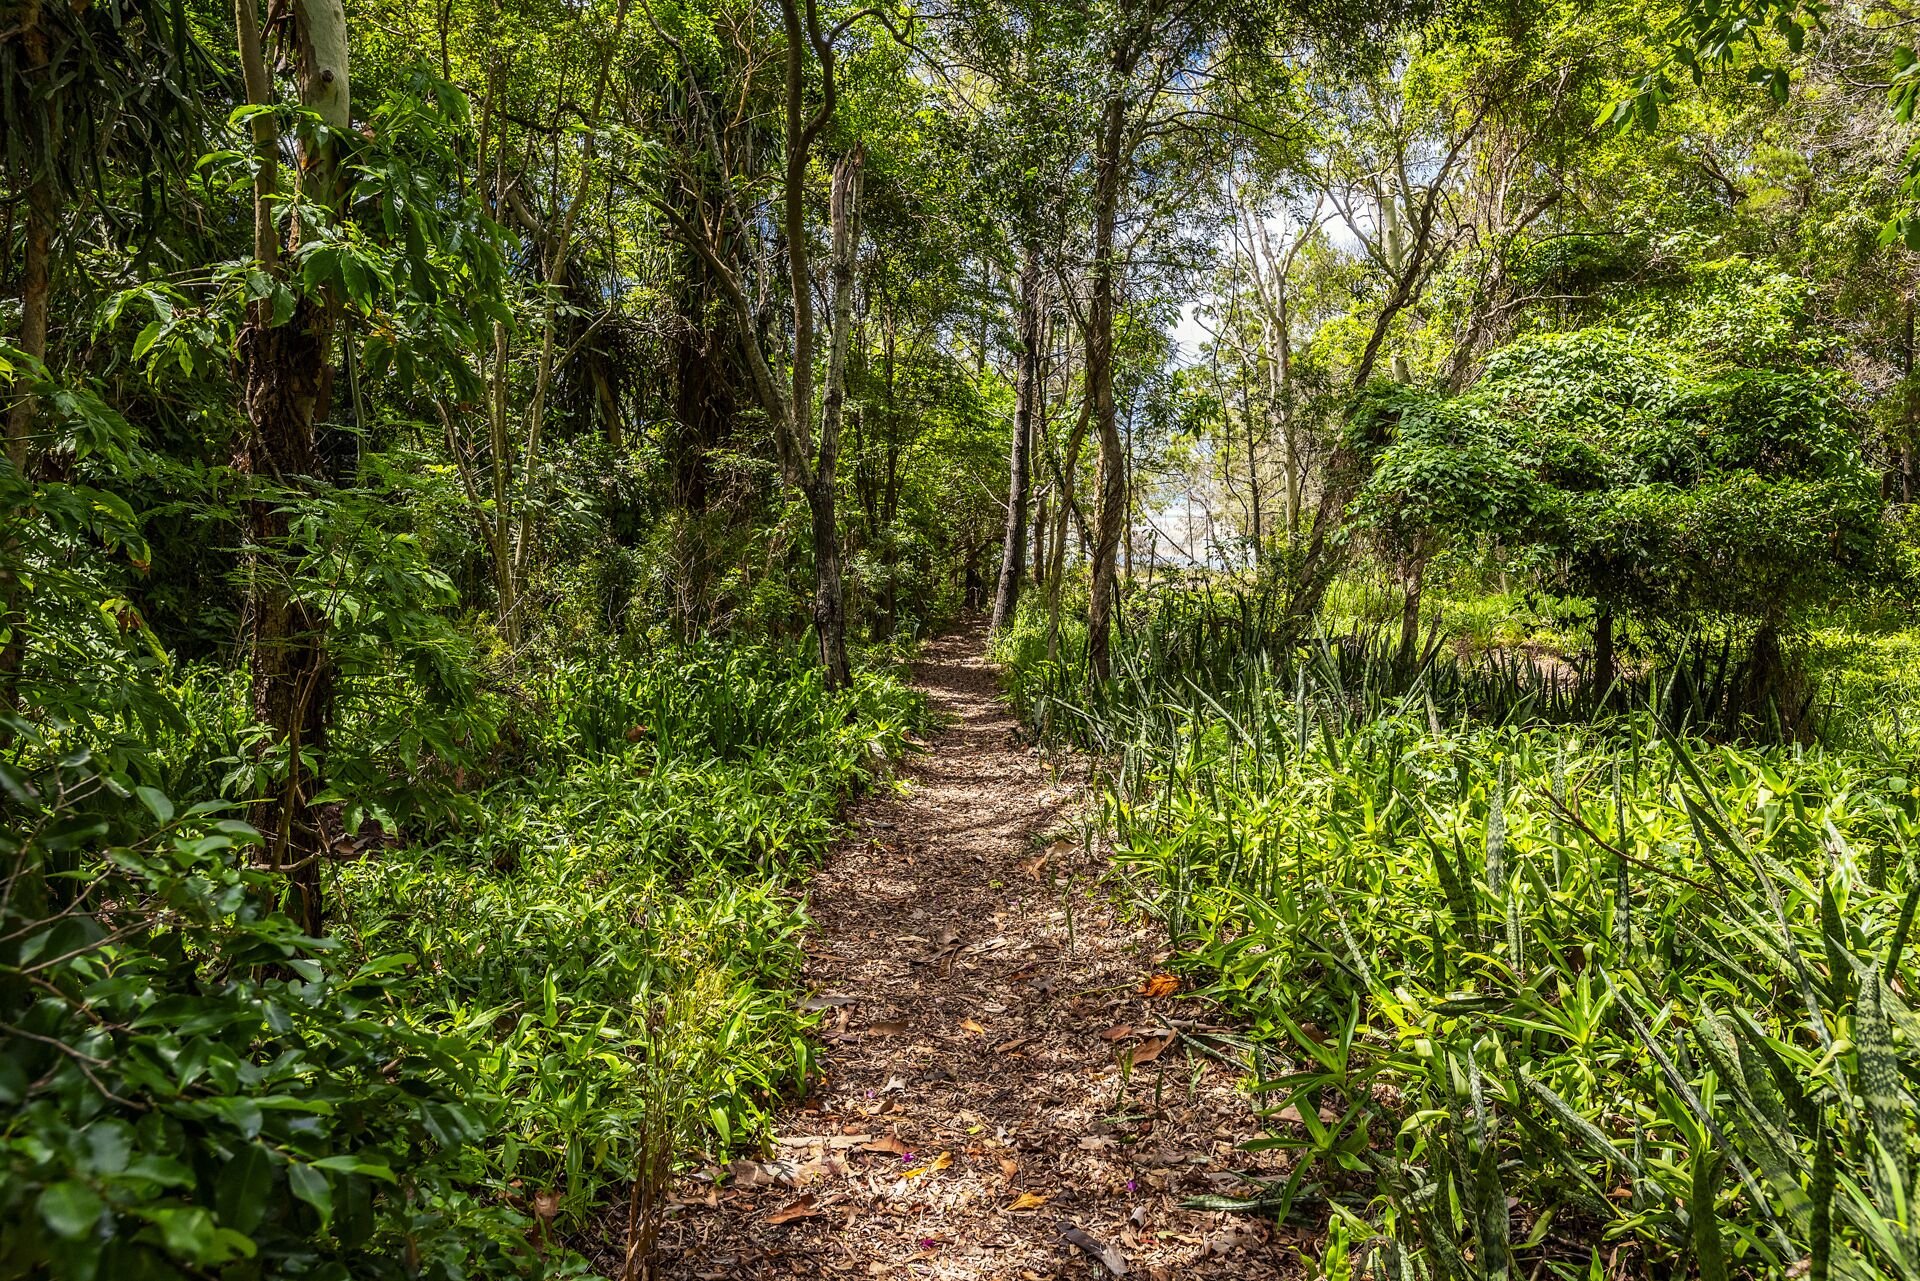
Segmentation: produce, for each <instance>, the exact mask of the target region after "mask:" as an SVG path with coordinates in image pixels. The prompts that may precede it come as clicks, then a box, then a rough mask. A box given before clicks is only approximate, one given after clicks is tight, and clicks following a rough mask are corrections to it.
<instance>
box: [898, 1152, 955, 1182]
mask: <svg viewBox="0 0 1920 1281" xmlns="http://www.w3.org/2000/svg"><path fill="white" fill-rule="evenodd" d="M952 1164H953V1153H951V1152H942V1153H941V1154H940V1155H939V1156H937V1157H935V1158H933V1160H931V1161H929V1162H927V1163H926V1164H925V1165H922V1166H916V1167H914V1168H913V1169H911V1170H908V1171H907V1172H906V1173H905V1174H903V1175H901V1176H900V1177H901V1178H903V1179H917V1178H919V1177H920V1176H921V1175H923V1174H932V1173H933V1172H934V1171H935V1170H944V1169H946V1168H947V1167H948V1166H950V1165H952Z"/></svg>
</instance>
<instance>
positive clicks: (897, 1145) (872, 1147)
mask: <svg viewBox="0 0 1920 1281" xmlns="http://www.w3.org/2000/svg"><path fill="white" fill-rule="evenodd" d="M860 1150H861V1151H862V1152H891V1153H893V1154H894V1155H895V1156H899V1155H900V1154H901V1153H902V1152H906V1151H909V1150H910V1149H909V1148H908V1147H907V1145H906V1144H904V1143H902V1142H901V1141H900V1138H899V1136H898V1135H893V1134H883V1135H881V1136H880V1137H879V1138H877V1139H875V1140H874V1141H873V1142H871V1143H863V1144H861V1145H860Z"/></svg>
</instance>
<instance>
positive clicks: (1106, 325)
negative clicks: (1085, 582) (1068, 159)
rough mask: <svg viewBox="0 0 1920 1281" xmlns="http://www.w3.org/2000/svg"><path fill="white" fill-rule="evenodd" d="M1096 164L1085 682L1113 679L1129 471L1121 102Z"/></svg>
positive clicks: (1111, 112) (1110, 109)
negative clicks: (1122, 394)
mask: <svg viewBox="0 0 1920 1281" xmlns="http://www.w3.org/2000/svg"><path fill="white" fill-rule="evenodd" d="M1102 114H1103V118H1102V121H1101V129H1100V144H1099V151H1098V154H1097V156H1096V157H1095V174H1096V176H1095V181H1094V198H1093V266H1092V271H1091V279H1090V282H1089V283H1090V286H1091V294H1092V296H1091V298H1090V299H1089V303H1088V308H1087V334H1086V339H1087V395H1088V397H1089V398H1090V401H1091V404H1092V406H1093V425H1094V431H1095V433H1096V439H1098V441H1099V442H1100V461H1099V488H1100V493H1099V499H1100V509H1099V514H1098V515H1097V516H1096V517H1095V519H1094V537H1093V548H1092V560H1093V566H1092V571H1093V589H1092V594H1091V596H1090V597H1089V599H1088V602H1087V676H1088V679H1089V680H1092V681H1095V682H1102V681H1105V680H1106V679H1107V677H1108V676H1109V675H1110V674H1111V672H1112V653H1111V651H1112V645H1113V608H1114V597H1115V595H1116V593H1117V589H1118V583H1117V581H1116V580H1117V577H1118V569H1119V566H1118V560H1119V551H1120V536H1121V533H1122V531H1123V529H1124V527H1125V525H1126V519H1127V512H1126V506H1127V469H1126V459H1125V458H1124V457H1123V456H1122V455H1123V446H1122V444H1121V440H1120V424H1119V421H1118V417H1117V415H1116V413H1115V411H1114V400H1113V310H1114V276H1115V270H1114V265H1115V264H1114V246H1113V237H1114V227H1115V224H1116V222H1117V221H1118V218H1119V211H1120V168H1121V163H1122V159H1123V157H1122V156H1121V154H1120V153H1121V150H1122V146H1123V143H1124V139H1125V132H1126V101H1125V99H1124V98H1122V97H1120V96H1119V95H1118V94H1117V93H1116V94H1115V95H1114V96H1112V97H1111V98H1109V99H1108V101H1107V104H1106V108H1105V110H1104V112H1103V113H1102Z"/></svg>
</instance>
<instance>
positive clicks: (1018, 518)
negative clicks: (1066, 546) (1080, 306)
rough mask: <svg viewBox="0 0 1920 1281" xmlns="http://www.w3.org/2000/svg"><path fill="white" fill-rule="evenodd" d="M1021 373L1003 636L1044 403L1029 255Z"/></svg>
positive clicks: (997, 606) (1036, 285) (998, 598)
mask: <svg viewBox="0 0 1920 1281" xmlns="http://www.w3.org/2000/svg"><path fill="white" fill-rule="evenodd" d="M1017 359H1018V364H1019V373H1018V374H1017V375H1016V376H1015V379H1014V400H1013V441H1012V444H1011V445H1010V447H1009V448H1008V451H1007V452H1008V466H1007V476H1008V479H1007V528H1006V538H1005V540H1004V542H1003V544H1002V547H1001V553H1000V579H999V582H998V583H997V584H996V585H995V588H994V593H993V620H992V622H991V624H990V627H991V630H993V631H996V632H997V631H1001V630H1003V629H1005V628H1007V627H1009V626H1011V625H1012V623H1013V611H1014V607H1015V606H1016V605H1017V604H1018V603H1019V599H1020V581H1021V579H1022V578H1024V577H1025V575H1026V571H1027V567H1026V564H1025V560H1026V554H1027V503H1028V499H1029V497H1030V495H1031V492H1032V489H1033V484H1032V477H1031V475H1030V472H1031V470H1032V469H1031V465H1030V460H1031V458H1032V454H1033V437H1034V420H1035V419H1036V417H1037V416H1038V415H1037V413H1036V410H1037V408H1038V403H1039V400H1040V255H1039V254H1038V253H1036V252H1035V251H1033V250H1032V249H1029V250H1027V260H1026V263H1025V264H1024V265H1023V266H1022V267H1021V270H1020V351H1019V354H1018V357H1017Z"/></svg>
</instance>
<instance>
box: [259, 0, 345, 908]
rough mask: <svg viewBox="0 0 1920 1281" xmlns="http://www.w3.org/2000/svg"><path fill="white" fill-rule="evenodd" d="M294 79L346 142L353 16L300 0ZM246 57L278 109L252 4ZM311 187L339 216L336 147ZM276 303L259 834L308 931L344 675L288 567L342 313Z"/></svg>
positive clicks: (264, 543)
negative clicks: (316, 804) (279, 756)
mask: <svg viewBox="0 0 1920 1281" xmlns="http://www.w3.org/2000/svg"><path fill="white" fill-rule="evenodd" d="M291 8H292V18H293V25H292V32H293V39H292V42H291V43H292V48H293V64H294V65H293V70H294V78H295V81H296V82H297V84H298V86H299V91H300V100H301V105H302V106H304V107H306V108H308V109H309V110H311V111H313V112H315V113H316V114H317V115H318V116H319V117H320V118H321V119H322V120H323V121H324V122H325V123H326V125H327V127H328V129H330V130H333V131H344V130H345V129H346V128H347V124H348V120H349V116H350V104H351V99H350V95H349V87H348V80H347V27H346V13H345V11H344V9H343V8H342V5H341V0H294V3H293V5H292V6H291ZM235 16H236V19H237V24H238V29H239V42H240V60H241V68H242V73H243V75H244V77H245V82H246V89H247V99H248V101H249V102H250V103H253V104H255V105H268V104H271V103H272V101H273V91H272V83H271V81H270V79H269V77H268V72H267V65H266V60H265V57H264V55H263V53H262V49H261V43H260V23H259V14H258V11H257V10H256V9H255V7H254V0H238V3H237V4H236V6H235ZM253 136H254V146H255V151H256V155H255V164H256V166H257V168H256V171H255V178H254V196H255V208H254V257H255V259H256V261H257V262H258V263H259V265H260V268H261V270H263V271H266V272H268V273H269V274H272V275H284V272H283V271H282V260H283V254H282V252H281V245H280V243H279V237H278V231H277V229H276V228H275V226H274V223H273V217H272V209H271V203H270V202H271V198H272V196H273V193H274V192H275V190H276V189H277V186H278V181H279V176H278V175H279V158H278V138H277V137H276V136H275V134H274V129H273V125H272V122H271V117H270V116H269V115H268V113H265V112H262V113H260V114H258V115H256V116H255V117H254V118H253ZM300 143H301V146H300V153H301V154H300V160H301V168H300V181H301V182H302V183H303V184H305V185H307V186H308V187H309V188H310V193H309V194H310V195H311V196H312V197H313V199H314V201H315V202H316V203H318V204H320V205H321V206H323V207H329V208H337V207H338V204H339V198H340V192H339V191H338V189H337V184H338V181H339V169H338V164H337V157H336V156H335V154H334V149H333V146H332V144H331V141H330V140H320V139H316V138H314V137H310V136H303V137H302V138H301V140H300ZM269 308H270V300H268V299H262V300H260V301H258V302H255V303H253V304H252V305H251V306H250V307H249V308H248V312H247V319H246V322H245V325H244V326H243V327H242V329H241V332H240V338H239V347H238V351H239V364H240V374H241V379H240V381H241V388H242V390H241V396H242V408H243V410H244V412H245V415H246V420H247V432H246V439H245V441H244V442H243V443H242V446H241V448H240V451H239V453H238V455H237V456H236V457H235V460H234V462H235V465H236V468H237V469H238V470H239V471H240V472H241V473H242V474H244V475H247V476H250V477H252V478H253V483H254V485H255V486H257V487H259V489H258V492H256V494H255V495H254V496H253V497H252V498H250V499H249V501H248V502H247V505H246V529H247V540H248V543H249V544H250V545H251V547H252V548H253V549H254V551H253V556H252V566H251V581H250V583H249V590H248V600H247V622H248V632H249V640H250V648H251V661H250V666H251V671H252V684H253V691H252V694H253V714H254V716H255V718H256V719H258V720H259V721H260V722H262V723H263V724H265V725H266V726H268V727H269V728H270V730H271V731H272V740H271V741H272V745H273V748H274V750H276V751H279V752H284V753H285V757H286V770H285V776H284V777H283V778H282V779H281V780H280V782H279V790H278V792H277V793H276V794H275V795H274V796H272V797H270V798H268V799H267V800H266V801H265V802H264V803H263V805H262V807H261V814H260V821H259V823H258V824H257V826H259V828H260V830H261V831H262V833H263V834H264V835H265V837H266V853H267V860H268V862H269V864H270V865H271V866H273V867H274V868H276V869H278V870H280V871H281V872H282V873H283V874H284V875H285V876H286V878H287V881H288V884H289V888H290V890H291V897H292V902H291V904H290V908H291V910H292V912H293V915H294V917H295V919H297V920H298V921H299V922H300V923H301V926H302V928H304V929H305V930H306V931H307V932H308V933H310V934H317V933H319V932H320V930H321V929H322V928H323V926H324V924H325V910H324V906H323V904H322V901H321V885H320V859H321V857H322V856H323V854H324V851H325V838H324V836H323V834H322V833H321V831H320V829H319V824H318V822H317V820H316V816H315V814H314V812H313V799H314V797H315V796H317V795H318V794H319V793H320V792H321V791H322V790H323V789H324V788H325V785H326V784H325V776H326V756H327V732H328V729H329V727H330V724H331V722H332V718H333V680H334V672H333V664H332V661H331V658H330V656H329V654H328V651H327V637H326V630H327V620H326V617H325V614H324V612H323V611H322V610H321V609H320V608H318V607H317V606H316V605H315V604H313V602H312V601H311V600H307V599H301V598H300V597H299V596H298V595H297V593H296V590H295V589H296V586H297V585H296V584H294V583H293V582H291V581H289V579H288V578H287V576H286V574H287V571H286V569H285V562H287V561H290V560H292V559H293V558H295V557H296V556H297V555H298V554H299V549H297V548H294V547H291V546H289V545H288V544H289V540H290V536H291V521H290V519H289V515H288V512H287V507H288V501H287V500H288V498H289V491H292V492H293V493H299V492H301V491H307V492H310V491H311V490H312V488H313V487H314V486H315V485H316V484H317V483H319V480H320V477H321V472H322V471H323V465H322V462H321V458H320V454H319V450H318V448H317V444H318V442H317V434H316V433H317V428H318V425H319V423H320V422H321V420H323V419H324V418H325V416H326V414H327V410H328V404H329V401H330V399H331V395H332V389H333V387H332V385H333V327H334V323H335V320H336V316H337V312H338V303H337V300H335V299H333V298H331V297H314V296H311V295H308V296H304V297H302V298H301V300H300V302H299V304H298V305H297V306H296V307H295V309H294V314H293V317H292V319H291V320H289V321H288V323H286V324H284V325H278V326H276V325H274V324H273V323H272V315H271V312H270V310H269Z"/></svg>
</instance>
